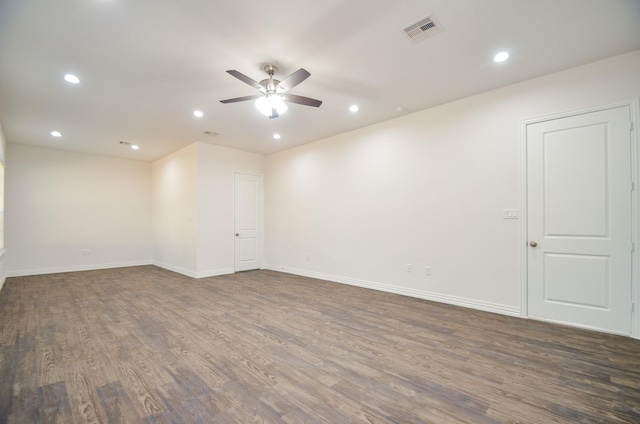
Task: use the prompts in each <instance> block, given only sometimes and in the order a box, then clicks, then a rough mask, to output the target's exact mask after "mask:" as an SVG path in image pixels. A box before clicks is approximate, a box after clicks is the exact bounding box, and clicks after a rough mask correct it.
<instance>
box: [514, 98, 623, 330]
mask: <svg viewBox="0 0 640 424" xmlns="http://www.w3.org/2000/svg"><path fill="white" fill-rule="evenodd" d="M630 113H631V112H630V108H629V106H621V107H615V108H610V109H603V110H599V111H594V112H589V113H583V114H579V115H575V116H570V117H563V118H557V119H550V120H546V121H542V122H536V123H530V124H528V125H527V126H526V137H527V139H526V140H527V208H528V210H527V215H528V226H527V239H528V240H527V244H528V246H527V249H528V255H527V268H528V270H527V273H528V274H527V287H528V292H527V299H528V300H527V307H528V313H529V316H530V317H534V318H539V319H544V320H549V321H555V322H561V323H566V324H572V325H577V326H582V327H587V328H593V329H599V330H603V331H607V332H613V333H620V334H630V332H631V303H632V299H631V251H632V243H631V242H632V237H631V234H632V230H631V190H632V185H631V115H630Z"/></svg>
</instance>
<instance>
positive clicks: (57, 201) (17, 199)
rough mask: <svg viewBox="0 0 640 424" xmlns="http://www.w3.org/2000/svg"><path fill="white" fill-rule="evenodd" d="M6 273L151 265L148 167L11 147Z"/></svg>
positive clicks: (24, 147)
mask: <svg viewBox="0 0 640 424" xmlns="http://www.w3.org/2000/svg"><path fill="white" fill-rule="evenodd" d="M6 181H7V185H6V193H5V194H6V198H5V200H6V202H5V204H6V231H5V234H6V247H7V252H6V259H5V260H6V268H7V274H8V275H9V276H11V275H25V274H26V275H30V274H40V273H50V272H59V271H74V270H83V269H95V268H108V267H117V266H127V265H137V264H147V263H150V262H151V223H150V220H149V217H150V215H151V165H150V164H149V163H145V162H138V161H132V160H124V159H114V158H109V157H104V156H95V155H87V154H82V153H70V152H65V151H61V150H52V149H43V148H38V147H31V146H25V145H19V144H11V143H9V144H7V167H6Z"/></svg>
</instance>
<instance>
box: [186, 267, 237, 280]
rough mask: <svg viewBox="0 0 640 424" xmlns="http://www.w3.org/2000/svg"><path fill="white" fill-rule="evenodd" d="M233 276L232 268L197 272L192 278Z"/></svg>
mask: <svg viewBox="0 0 640 424" xmlns="http://www.w3.org/2000/svg"><path fill="white" fill-rule="evenodd" d="M229 274H233V268H221V269H212V270H209V271H199V272H196V273H195V277H193V278H207V277H217V276H219V275H229Z"/></svg>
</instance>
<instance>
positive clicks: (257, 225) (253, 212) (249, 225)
mask: <svg viewBox="0 0 640 424" xmlns="http://www.w3.org/2000/svg"><path fill="white" fill-rule="evenodd" d="M234 227H235V228H234V230H235V234H234V240H235V243H234V247H235V266H234V268H235V271H247V270H250V269H259V268H261V266H262V177H261V176H258V175H250V174H241V173H236V174H235V175H234Z"/></svg>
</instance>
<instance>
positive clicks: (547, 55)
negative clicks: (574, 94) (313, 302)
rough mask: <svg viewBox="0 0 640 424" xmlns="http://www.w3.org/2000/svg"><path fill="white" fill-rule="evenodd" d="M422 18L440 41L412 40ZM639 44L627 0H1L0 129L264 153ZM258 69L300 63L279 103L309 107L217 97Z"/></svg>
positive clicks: (637, 15) (107, 147) (146, 154)
mask: <svg viewBox="0 0 640 424" xmlns="http://www.w3.org/2000/svg"><path fill="white" fill-rule="evenodd" d="M429 14H433V15H435V16H436V18H437V19H438V20H439V21H440V23H441V25H442V26H443V27H444V31H443V32H442V33H441V34H438V35H436V36H434V37H432V38H430V39H427V40H425V41H423V42H420V43H417V44H413V43H411V41H409V39H408V38H407V37H406V36H405V34H404V32H403V31H402V30H403V28H404V27H406V26H408V25H409V24H412V23H414V22H416V21H418V20H420V19H421V18H423V17H425V16H427V15H429ZM638 49H640V0H483V1H480V0H322V1H317V0H316V1H314V0H306V1H304V0H272V1H269V2H267V1H258V0H181V1H175V0H129V1H126V0H55V1H52V0H2V1H1V2H0V123H1V124H2V127H3V129H4V132H5V135H6V138H7V141H8V142H10V143H23V144H29V145H34V146H45V147H49V148H59V149H64V150H70V151H78V152H87V153H95V154H101V155H109V156H116V157H123V158H131V159H139V160H144V161H153V160H156V159H159V158H161V157H163V156H165V155H167V154H169V153H171V152H174V151H176V150H178V149H179V148H181V147H183V146H186V145H188V144H191V143H193V142H195V141H203V142H207V143H213V144H218V145H222V146H228V147H232V148H236V149H241V150H246V151H251V152H256V153H261V154H269V153H273V152H277V151H280V150H284V149H287V148H290V147H293V146H297V145H301V144H304V143H309V142H312V141H314V140H318V139H321V138H325V137H328V136H331V135H334V134H338V133H342V132H345V131H349V130H353V129H356V128H360V127H363V126H366V125H370V124H373V123H376V122H380V121H384V120H387V119H392V118H394V117H397V116H398V115H399V114H398V112H396V110H395V108H396V106H402V107H404V108H405V111H404V112H402V113H405V114H406V113H411V112H415V111H418V110H422V109H425V108H429V107H432V106H435V105H438V104H442V103H445V102H449V101H451V100H455V99H459V98H462V97H466V96H469V95H473V94H476V93H480V92H483V91H487V90H491V89H494V88H497V87H501V86H505V85H508V84H513V83H516V82H519V81H523V80H526V79H530V78H533V77H536V76H540V75H544V74H548V73H551V72H555V71H559V70H562V69H567V68H570V67H573V66H577V65H580V64H584V63H588V62H592V61H595V60H599V59H604V58H607V57H611V56H615V55H618V54H622V53H625V52H629V51H633V50H638ZM501 50H506V51H508V52H509V53H510V54H511V58H510V59H509V60H508V61H507V62H504V63H502V64H496V63H494V62H493V60H492V59H493V56H494V54H495V53H497V52H499V51H501ZM265 64H275V65H277V66H278V67H279V68H280V72H279V74H278V75H277V77H279V79H283V78H284V77H285V76H286V75H289V74H290V73H292V72H294V71H296V70H297V69H299V68H305V69H307V70H308V71H309V72H310V73H311V77H310V78H309V79H307V80H306V81H304V82H303V83H302V84H300V85H298V86H297V87H295V88H294V89H292V90H291V91H290V93H292V94H297V95H301V96H306V97H312V98H317V99H320V100H322V101H323V102H324V103H323V104H322V106H321V107H320V108H319V109H316V108H312V107H306V106H300V105H296V104H293V105H290V107H289V111H288V112H287V113H286V114H284V115H282V116H280V117H279V118H277V119H272V120H270V119H268V118H266V117H264V116H262V115H260V114H259V113H258V111H257V110H256V109H255V107H254V105H253V102H243V103H235V104H226V105H224V104H221V103H220V102H219V101H220V100H222V99H226V98H230V97H238V96H247V95H252V94H255V90H254V89H253V88H251V87H249V86H248V85H246V84H243V83H242V82H241V81H239V80H237V79H235V78H233V77H232V76H230V75H228V74H227V73H226V72H225V71H226V70H228V69H236V70H238V71H240V72H242V73H244V74H246V75H248V76H249V77H251V78H253V79H254V80H257V81H259V80H261V79H263V78H264V77H266V74H265V73H264V71H263V70H262V67H263V66H264V65H265ZM638 71H639V72H640V70H638ZM66 73H73V74H75V75H77V76H78V77H79V78H80V79H81V83H80V84H78V85H72V84H69V83H67V82H65V81H64V80H63V76H64V75H65V74H66ZM354 103H356V104H358V105H359V106H360V112H358V113H355V114H354V113H351V112H349V111H348V107H349V106H350V105H351V104H354ZM196 109H199V110H202V111H203V112H204V113H205V116H204V117H203V118H196V117H194V116H193V114H192V112H193V111H194V110H196ZM54 129H55V130H59V131H60V132H61V133H62V134H63V136H62V137H60V138H53V137H51V136H50V134H49V133H50V131H51V130H54ZM205 131H213V132H215V133H218V134H219V135H218V136H216V137H210V136H207V135H203V132H205ZM274 132H279V133H280V134H282V138H281V139H280V140H274V139H273V138H272V135H273V133H274ZM120 141H126V142H128V143H132V144H138V145H140V148H141V149H140V150H139V151H133V150H131V149H129V148H127V147H125V146H122V145H120V144H119V142H120Z"/></svg>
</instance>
